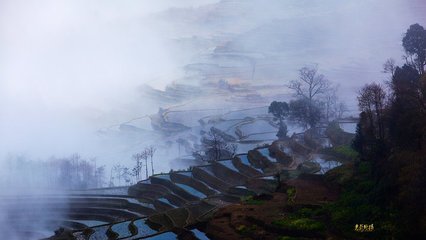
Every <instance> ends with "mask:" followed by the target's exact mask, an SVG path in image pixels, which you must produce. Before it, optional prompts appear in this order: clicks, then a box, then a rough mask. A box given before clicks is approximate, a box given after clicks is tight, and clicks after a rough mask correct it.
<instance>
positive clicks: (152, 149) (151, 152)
mask: <svg viewBox="0 0 426 240" xmlns="http://www.w3.org/2000/svg"><path fill="white" fill-rule="evenodd" d="M156 151H157V149H156V148H155V147H153V146H149V147H148V148H146V152H147V155H148V156H149V158H150V160H151V174H152V175H154V162H153V161H152V159H153V157H154V154H155V152H156Z"/></svg>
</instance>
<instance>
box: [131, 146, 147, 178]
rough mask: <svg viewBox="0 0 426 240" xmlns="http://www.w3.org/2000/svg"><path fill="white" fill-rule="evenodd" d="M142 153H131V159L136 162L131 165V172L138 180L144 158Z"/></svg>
mask: <svg viewBox="0 0 426 240" xmlns="http://www.w3.org/2000/svg"><path fill="white" fill-rule="evenodd" d="M144 155H145V154H144V153H143V152H141V153H136V154H133V160H134V161H135V162H136V165H135V166H134V167H133V169H132V172H133V175H134V176H135V178H136V181H139V180H140V175H141V171H142V164H143V163H142V160H143V159H144Z"/></svg>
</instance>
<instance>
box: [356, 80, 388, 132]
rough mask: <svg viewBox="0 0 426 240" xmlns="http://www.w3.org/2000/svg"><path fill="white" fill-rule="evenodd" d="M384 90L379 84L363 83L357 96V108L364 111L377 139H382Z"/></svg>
mask: <svg viewBox="0 0 426 240" xmlns="http://www.w3.org/2000/svg"><path fill="white" fill-rule="evenodd" d="M385 100H386V92H385V91H384V89H383V87H382V86H381V85H380V84H376V83H371V84H367V85H365V86H364V87H363V88H362V89H361V91H360V92H359V96H358V106H359V110H360V111H362V112H365V114H366V117H367V119H368V121H369V124H370V126H372V128H373V129H376V132H375V135H376V137H377V138H378V139H381V140H383V139H384V126H383V114H384V113H383V110H384V108H385Z"/></svg>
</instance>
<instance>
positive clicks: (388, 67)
mask: <svg viewBox="0 0 426 240" xmlns="http://www.w3.org/2000/svg"><path fill="white" fill-rule="evenodd" d="M396 67H397V66H396V63H395V60H394V59H393V58H389V59H388V60H386V62H385V63H384V64H383V73H389V74H390V76H391V79H392V78H393V77H394V75H395V70H396Z"/></svg>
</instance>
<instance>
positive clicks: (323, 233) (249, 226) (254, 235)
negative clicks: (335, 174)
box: [204, 174, 338, 239]
mask: <svg viewBox="0 0 426 240" xmlns="http://www.w3.org/2000/svg"><path fill="white" fill-rule="evenodd" d="M337 197H338V190H337V188H335V187H332V186H330V185H329V184H328V183H327V181H326V180H325V178H324V176H323V175H314V174H302V175H300V176H299V177H298V178H296V179H292V180H287V181H283V182H282V183H281V184H280V187H279V188H278V189H277V191H276V192H275V193H273V194H271V195H260V196H255V197H252V198H250V197H249V198H247V199H242V201H241V203H239V204H233V205H229V206H226V207H224V208H222V209H220V210H219V211H218V212H216V213H215V215H214V216H213V218H212V219H211V220H209V221H208V222H207V223H205V225H204V231H205V232H206V234H207V236H208V237H210V238H211V239H337V238H335V237H334V236H333V234H332V233H330V232H329V231H328V230H327V227H326V224H323V223H325V222H327V220H326V216H321V214H308V215H309V216H307V215H303V213H304V212H310V213H312V212H315V211H317V210H318V209H320V208H321V205H322V204H324V203H327V202H330V201H335V200H336V199H337ZM301 213H302V214H301ZM301 219H302V220H301Z"/></svg>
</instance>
